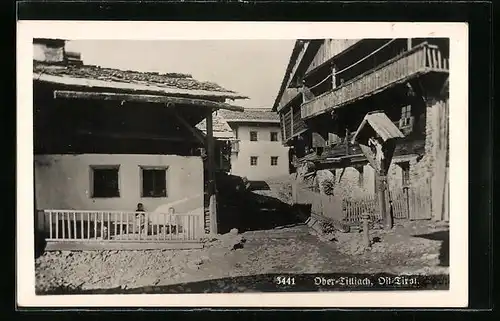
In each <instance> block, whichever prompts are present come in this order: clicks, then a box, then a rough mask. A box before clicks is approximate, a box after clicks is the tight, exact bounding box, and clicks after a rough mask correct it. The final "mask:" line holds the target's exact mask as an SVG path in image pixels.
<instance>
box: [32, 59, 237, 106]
mask: <svg viewBox="0 0 500 321" xmlns="http://www.w3.org/2000/svg"><path fill="white" fill-rule="evenodd" d="M33 79H35V80H39V81H47V82H53V83H61V84H66V85H82V86H88V87H108V88H120V89H130V90H138V91H150V92H162V93H167V94H168V93H178V94H189V93H193V95H196V94H198V95H200V96H203V95H205V96H219V97H226V98H231V99H246V98H247V97H245V96H241V95H239V94H237V93H236V92H234V91H232V90H228V89H226V88H223V87H221V86H219V85H218V84H215V83H212V82H207V81H198V80H195V79H193V77H192V76H191V75H189V74H181V73H158V72H139V71H131V70H119V69H112V68H101V67H99V66H94V65H66V66H61V65H59V66H55V65H47V64H44V63H39V62H35V61H34V62H33ZM195 92H197V93H195Z"/></svg>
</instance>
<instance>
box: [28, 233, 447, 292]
mask: <svg viewBox="0 0 500 321" xmlns="http://www.w3.org/2000/svg"><path fill="white" fill-rule="evenodd" d="M414 227H415V226H399V227H396V229H395V231H393V232H392V233H386V232H382V231H379V232H373V233H372V234H373V235H372V239H373V237H377V236H378V237H380V242H378V243H375V244H374V245H373V246H372V249H371V250H370V251H364V250H361V248H362V246H361V245H360V244H361V241H360V240H361V235H360V234H355V233H348V234H339V235H337V237H336V240H334V241H326V240H320V239H319V238H318V237H317V236H316V235H313V234H312V233H311V232H310V229H308V228H307V226H297V227H292V228H283V229H274V230H267V231H253V232H245V233H243V234H239V236H238V237H240V238H241V237H243V238H244V239H245V242H244V243H242V244H241V245H240V246H237V247H236V249H231V247H230V246H228V245H227V244H224V241H220V240H215V241H211V242H210V241H208V242H207V243H206V248H204V249H197V250H184V251H171V250H164V251H159V250H151V251H105V252H102V251H101V252H98V251H83V252H48V253H45V254H44V255H42V256H41V257H39V258H38V259H37V260H36V290H37V292H38V293H44V292H51V291H55V290H57V289H68V288H70V289H71V288H73V289H81V290H88V289H133V288H144V287H154V286H157V287H161V286H167V285H175V284H187V283H193V284H194V283H196V282H201V281H206V280H226V281H227V280H228V279H231V278H237V277H245V276H252V275H263V274H278V273H294V274H299V273H309V274H311V273H329V272H330V273H331V272H348V273H381V272H388V273H395V274H398V273H418V274H442V273H444V274H447V273H448V267H447V266H446V264H443V262H441V261H442V258H441V256H442V255H441V254H440V252H441V251H442V250H441V246H442V245H443V241H440V240H430V239H427V238H421V237H413V236H411V235H415V234H414V232H417V233H419V232H422V231H423V230H424V228H422V227H419V228H414ZM441 231H446V229H445V228H443V229H441ZM375 235H377V236H375ZM238 247H241V248H238ZM353 249H355V250H353ZM213 286H214V285H213V284H212V285H210V287H208V288H201V289H199V291H201V292H203V291H208V290H212V291H218V290H217V288H215V289H214V288H213ZM215 286H216V287H217V286H219V287H220V288H221V290H223V289H224V288H225V287H228V286H235V284H233V283H231V282H222V283H221V284H216V285H215ZM255 286H256V285H255ZM178 290H179V291H181V292H182V291H185V292H190V291H192V290H190V287H189V286H184V287H182V288H180V289H178ZM236 290H237V291H244V290H250V291H251V290H252V288H251V286H250V287H248V286H247V288H243V289H236Z"/></svg>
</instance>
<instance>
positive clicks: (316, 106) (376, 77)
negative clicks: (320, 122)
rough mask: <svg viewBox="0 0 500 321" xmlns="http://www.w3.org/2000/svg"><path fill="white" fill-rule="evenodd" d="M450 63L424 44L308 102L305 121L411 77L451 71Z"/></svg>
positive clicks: (303, 112)
mask: <svg viewBox="0 0 500 321" xmlns="http://www.w3.org/2000/svg"><path fill="white" fill-rule="evenodd" d="M448 70H449V62H448V59H446V58H443V57H442V56H441V52H440V51H439V49H438V47H437V46H434V45H429V44H427V43H423V44H421V45H419V46H416V47H415V48H412V49H411V50H409V51H407V52H404V53H403V54H401V55H399V56H397V57H395V58H393V59H391V60H388V61H387V62H385V63H383V64H381V65H379V66H377V67H376V68H374V69H371V70H369V71H367V72H366V73H363V74H361V75H359V76H358V77H356V78H354V79H352V80H350V81H349V82H347V83H345V84H343V85H341V86H339V87H337V88H334V89H332V90H330V91H327V92H326V93H324V94H322V95H320V96H317V97H315V98H313V99H312V100H310V101H308V102H305V103H304V104H302V107H301V116H302V118H310V117H313V116H316V115H318V114H321V113H323V112H325V111H327V110H329V109H331V108H336V107H340V106H342V105H344V104H347V103H351V102H353V101H355V100H357V99H361V98H364V97H365V96H369V95H372V94H374V93H376V92H379V91H381V90H384V89H385V88H387V87H389V86H391V85H394V84H397V83H400V82H402V81H405V80H407V79H409V78H411V77H414V76H417V75H419V74H422V73H426V72H430V71H444V72H446V71H448Z"/></svg>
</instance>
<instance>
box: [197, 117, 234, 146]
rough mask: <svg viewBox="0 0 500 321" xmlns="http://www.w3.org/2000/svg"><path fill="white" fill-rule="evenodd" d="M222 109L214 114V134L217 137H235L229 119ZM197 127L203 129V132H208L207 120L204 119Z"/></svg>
mask: <svg viewBox="0 0 500 321" xmlns="http://www.w3.org/2000/svg"><path fill="white" fill-rule="evenodd" d="M221 111H222V110H218V111H217V112H215V113H214V114H213V117H212V120H213V121H212V124H213V134H214V137H215V138H219V139H234V138H235V136H234V133H233V130H232V129H231V127H230V126H229V124H228V123H227V121H226V120H225V119H224V117H222V115H221ZM196 128H198V129H199V130H201V131H202V132H203V133H205V134H206V133H207V122H206V120H205V119H203V120H202V121H201V122H200V123H199V124H198V125H196Z"/></svg>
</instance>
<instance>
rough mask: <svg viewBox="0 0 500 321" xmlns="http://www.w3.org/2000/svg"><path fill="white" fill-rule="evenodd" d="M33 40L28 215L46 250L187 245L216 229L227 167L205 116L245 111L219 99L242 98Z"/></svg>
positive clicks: (179, 77)
mask: <svg viewBox="0 0 500 321" xmlns="http://www.w3.org/2000/svg"><path fill="white" fill-rule="evenodd" d="M33 48H34V59H33V96H34V100H33V106H34V154H35V156H34V160H35V164H34V166H35V178H34V179H35V206H36V208H35V210H36V215H35V223H36V229H37V230H38V231H39V232H43V233H45V235H46V240H47V249H51V248H52V249H56V248H58V249H61V248H62V249H73V248H76V249H95V248H106V249H110V248H116V249H124V248H129V249H130V248H192V247H199V246H201V243H200V239H201V237H202V236H203V235H204V233H205V232H212V233H217V221H216V212H217V202H216V186H215V175H216V172H217V171H218V170H225V169H224V168H221V167H220V166H218V164H219V165H220V164H222V162H220V158H221V157H222V155H221V154H220V152H221V149H220V148H219V149H218V148H217V146H216V142H215V140H214V137H213V127H212V115H213V112H214V111H215V110H218V109H229V110H232V111H235V112H237V111H243V108H241V107H238V106H234V105H230V104H229V103H227V102H226V101H230V100H235V99H244V98H246V97H242V96H241V95H239V94H237V93H235V92H232V91H230V90H227V89H224V88H222V87H220V86H219V85H217V84H214V83H209V82H200V81H196V80H195V79H193V78H192V77H191V76H190V75H186V74H177V73H167V74H159V73H154V72H135V71H123V70H116V69H109V68H101V67H98V66H92V65H85V64H83V62H82V61H81V59H80V55H79V54H78V53H72V52H67V51H66V49H65V41H64V40H56V39H34V41H33ZM202 120H205V121H206V124H207V126H206V127H207V128H206V129H207V130H206V133H203V132H202V131H200V130H199V129H197V128H196V124H198V123H200V121H202ZM227 157H229V156H227ZM139 203H140V204H139Z"/></svg>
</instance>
